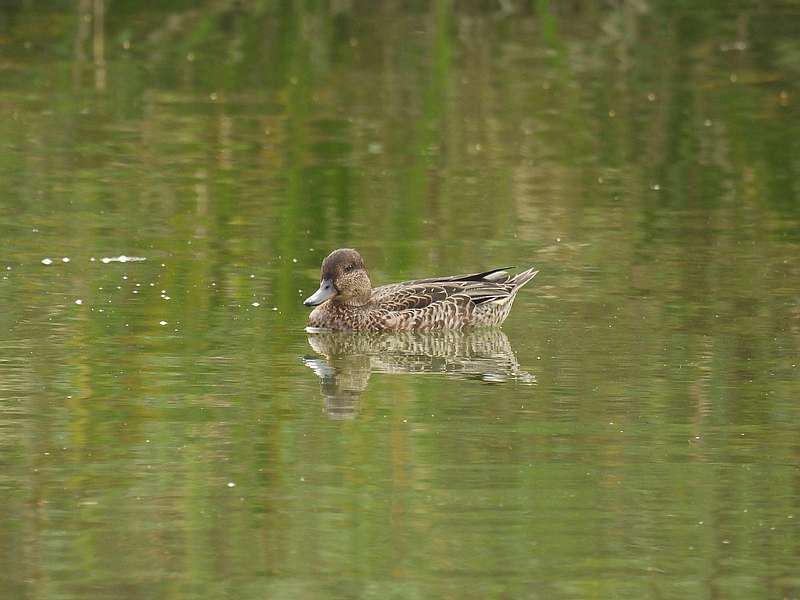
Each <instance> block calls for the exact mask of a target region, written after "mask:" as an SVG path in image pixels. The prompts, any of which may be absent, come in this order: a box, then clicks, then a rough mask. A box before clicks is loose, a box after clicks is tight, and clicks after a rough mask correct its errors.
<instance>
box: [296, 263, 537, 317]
mask: <svg viewBox="0 0 800 600" xmlns="http://www.w3.org/2000/svg"><path fill="white" fill-rule="evenodd" d="M536 273H538V271H534V270H533V269H532V268H531V269H527V270H525V271H522V272H521V273H519V274H517V275H515V276H514V277H511V276H510V275H509V274H508V273H507V272H506V271H505V268H500V269H491V270H489V271H484V272H483V273H470V274H467V275H451V276H449V277H431V278H429V279H415V280H413V281H404V282H402V283H393V284H389V285H383V286H380V287H376V288H373V287H372V283H371V282H370V280H369V275H368V274H367V269H366V267H365V266H364V259H363V258H361V255H360V254H359V253H358V252H357V251H356V250H353V249H352V248H340V249H339V250H334V251H333V252H331V253H330V254H329V255H328V256H327V257H325V260H323V261H322V274H321V277H320V286H319V289H318V290H317V291H316V292H314V293H313V294H312V295H311V296H309V297H308V298H306V300H305V302H304V303H303V304H305V305H306V306H316V308H315V309H314V310H313V311H311V314H310V315H309V317H308V325H309V327H316V328H322V329H332V330H347V331H431V330H438V329H455V330H460V329H463V328H464V327H473V326H484V325H500V324H501V323H502V322H503V321H505V319H506V317H507V316H508V313H509V311H510V310H511V305H512V303H513V302H514V297H515V296H516V294H517V292H518V291H519V289H520V288H521V287H522V286H523V285H525V284H526V283H528V282H529V281H530V280H531V279H533V277H534V276H535V275H536Z"/></svg>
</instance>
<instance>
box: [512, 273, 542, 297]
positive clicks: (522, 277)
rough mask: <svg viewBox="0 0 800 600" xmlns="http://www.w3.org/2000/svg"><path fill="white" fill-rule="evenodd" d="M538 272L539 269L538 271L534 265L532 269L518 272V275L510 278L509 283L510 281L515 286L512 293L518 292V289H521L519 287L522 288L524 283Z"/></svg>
mask: <svg viewBox="0 0 800 600" xmlns="http://www.w3.org/2000/svg"><path fill="white" fill-rule="evenodd" d="M538 272H539V271H536V270H535V269H534V268H533V267H531V268H530V269H527V270H525V271H522V273H517V274H516V275H514V277H512V278H511V279H509V280H508V282H507V283H510V284H511V285H513V286H514V290H513V292H512V293H514V294H515V293H517V291H519V288H521V287H522V286H523V285H525V284H526V283H528V282H529V281H530V280H531V279H533V278H534V277H536V274H537V273H538Z"/></svg>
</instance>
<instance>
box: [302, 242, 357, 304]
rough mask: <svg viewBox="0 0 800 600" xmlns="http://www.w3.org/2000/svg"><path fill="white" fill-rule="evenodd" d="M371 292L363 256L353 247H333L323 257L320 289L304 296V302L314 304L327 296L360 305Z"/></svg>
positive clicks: (343, 302) (340, 302)
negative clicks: (333, 248)
mask: <svg viewBox="0 0 800 600" xmlns="http://www.w3.org/2000/svg"><path fill="white" fill-rule="evenodd" d="M371 294H372V283H370V280H369V275H367V269H366V268H365V267H364V259H363V258H361V255H360V254H359V253H358V252H356V251H355V250H353V249H352V248H340V249H339V250H334V251H333V252H331V253H330V254H329V255H328V256H326V257H325V260H323V261H322V274H321V276H320V283H319V289H318V290H317V291H316V292H314V293H313V294H312V295H311V296H309V297H308V298H306V300H305V302H303V304H305V305H306V306H316V305H318V304H322V303H323V302H325V301H326V300H331V301H332V302H334V303H336V304H349V305H351V306H361V305H362V304H366V303H367V302H369V298H370V295H371Z"/></svg>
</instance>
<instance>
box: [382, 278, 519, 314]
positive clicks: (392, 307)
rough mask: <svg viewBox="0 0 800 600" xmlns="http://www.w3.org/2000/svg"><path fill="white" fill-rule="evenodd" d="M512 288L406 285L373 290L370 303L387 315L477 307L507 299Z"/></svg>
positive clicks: (463, 283) (468, 283)
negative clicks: (442, 307)
mask: <svg viewBox="0 0 800 600" xmlns="http://www.w3.org/2000/svg"><path fill="white" fill-rule="evenodd" d="M512 291H513V286H511V285H509V284H504V283H500V284H495V283H492V282H491V281H486V280H483V281H439V282H436V283H416V282H408V283H404V284H394V285H387V286H383V287H382V288H376V289H375V290H374V291H373V295H372V301H373V302H375V303H377V304H378V305H379V306H380V308H382V309H385V310H389V311H401V310H411V309H419V308H427V307H429V306H432V305H435V304H440V303H453V304H458V305H466V304H469V303H470V302H471V303H473V304H481V303H483V302H491V301H492V300H499V299H501V298H507V297H508V296H510V295H511V293H512Z"/></svg>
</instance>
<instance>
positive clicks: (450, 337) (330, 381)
mask: <svg viewBox="0 0 800 600" xmlns="http://www.w3.org/2000/svg"><path fill="white" fill-rule="evenodd" d="M309 333H310V335H309V336H308V343H309V345H310V346H311V348H313V350H314V351H315V352H316V353H317V354H319V355H320V356H319V357H317V356H314V357H305V358H303V362H304V363H305V365H306V366H308V367H310V368H311V369H313V371H314V372H315V373H316V374H317V376H318V377H319V378H320V380H321V382H320V387H321V390H322V395H323V397H324V399H325V410H326V412H327V413H328V415H329V416H330V417H333V418H339V419H348V418H353V417H355V415H356V414H357V413H358V410H359V398H360V396H361V393H362V392H363V391H364V390H366V389H367V384H368V383H369V378H370V375H372V373H391V374H397V373H411V374H415V373H444V374H448V375H451V376H455V377H467V378H470V377H474V378H475V379H478V380H481V381H485V382H490V383H502V382H506V381H516V382H521V383H525V384H532V383H535V381H536V378H535V377H534V376H533V375H531V374H530V373H527V372H526V371H523V370H522V369H521V368H520V366H519V363H518V362H517V358H516V356H514V351H513V349H512V348H511V343H510V342H509V341H508V338H507V337H506V334H505V333H503V332H502V331H501V330H500V329H476V330H472V331H465V332H458V331H438V332H430V333H419V332H416V333H415V332H399V333H363V332H362V333H358V332H343V331H312V330H309Z"/></svg>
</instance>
